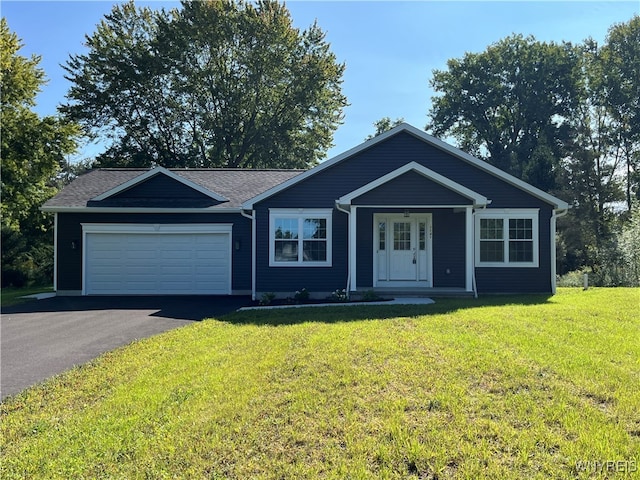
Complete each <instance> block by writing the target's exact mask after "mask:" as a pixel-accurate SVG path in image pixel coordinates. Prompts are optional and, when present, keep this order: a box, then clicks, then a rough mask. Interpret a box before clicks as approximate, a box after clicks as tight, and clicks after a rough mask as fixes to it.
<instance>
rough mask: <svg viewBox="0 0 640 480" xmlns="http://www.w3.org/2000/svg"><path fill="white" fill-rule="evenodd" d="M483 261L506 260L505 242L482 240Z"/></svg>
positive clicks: (481, 253) (481, 258) (481, 256)
mask: <svg viewBox="0 0 640 480" xmlns="http://www.w3.org/2000/svg"><path fill="white" fill-rule="evenodd" d="M480 261H481V262H504V242H502V241H495V240H494V241H486V240H485V241H482V242H480Z"/></svg>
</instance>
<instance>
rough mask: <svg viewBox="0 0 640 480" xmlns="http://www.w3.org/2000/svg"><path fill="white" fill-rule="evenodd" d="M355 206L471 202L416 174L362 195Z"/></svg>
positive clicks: (390, 182) (355, 201)
mask: <svg viewBox="0 0 640 480" xmlns="http://www.w3.org/2000/svg"><path fill="white" fill-rule="evenodd" d="M351 203H352V204H353V205H469V204H470V203H471V200H469V199H468V198H465V197H463V196H462V195H460V194H458V193H456V192H453V191H452V190H450V189H448V188H446V187H443V186H442V185H440V184H438V183H436V182H434V181H432V180H429V179H428V178H425V177H424V176H423V175H420V174H419V173H416V172H408V173H405V174H404V175H401V176H399V177H398V178H395V179H393V180H391V181H389V182H387V183H385V184H384V185H382V186H380V187H378V188H376V189H374V190H371V191H369V192H367V193H365V194H363V195H360V196H359V197H357V198H356V199H354V201H353V202H351Z"/></svg>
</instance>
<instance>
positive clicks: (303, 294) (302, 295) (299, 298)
mask: <svg viewBox="0 0 640 480" xmlns="http://www.w3.org/2000/svg"><path fill="white" fill-rule="evenodd" d="M309 296H310V295H309V291H308V290H307V289H306V288H302V289H300V290H297V291H296V293H294V295H293V300H294V301H295V302H296V303H302V302H306V301H307V300H309Z"/></svg>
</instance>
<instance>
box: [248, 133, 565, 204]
mask: <svg viewBox="0 0 640 480" xmlns="http://www.w3.org/2000/svg"><path fill="white" fill-rule="evenodd" d="M400 132H407V133H409V134H411V135H413V136H414V137H417V138H418V139H420V140H422V141H424V142H425V143H428V144H430V145H432V146H433V147H436V148H438V149H440V150H442V151H444V152H446V153H449V154H451V155H453V156H454V157H457V158H459V159H460V160H463V161H465V162H467V163H469V164H471V165H473V166H475V167H477V168H479V169H481V170H484V171H485V172H487V173H489V174H491V175H493V176H495V177H498V178H500V179H501V180H504V181H505V182H507V183H509V184H511V185H513V186H515V187H517V188H519V189H521V190H524V191H525V192H528V193H529V194H531V195H533V196H534V197H537V198H539V199H541V200H543V201H545V202H547V203H550V204H551V205H554V206H555V208H556V209H559V210H562V209H566V208H568V207H569V205H568V204H567V202H564V201H563V200H560V199H559V198H556V197H554V196H553V195H550V194H548V193H546V192H543V191H542V190H540V189H539V188H536V187H534V186H533V185H529V184H528V183H526V182H523V181H522V180H520V179H519V178H516V177H514V176H513V175H510V174H508V173H506V172H504V171H502V170H500V169H499V168H497V167H494V166H493V165H491V164H490V163H488V162H485V161H484V160H480V159H479V158H476V157H474V156H472V155H469V154H468V153H466V152H464V151H462V150H460V149H459V148H456V147H454V146H452V145H449V144H448V143H445V142H443V141H442V140H440V139H439V138H436V137H434V136H433V135H429V134H428V133H426V132H424V131H422V130H419V129H417V128H416V127H414V126H413V125H409V124H408V123H401V124H400V125H398V126H397V127H394V128H392V129H391V130H388V131H386V132H384V133H382V134H380V135H378V136H376V137H373V138H372V139H370V140H366V141H365V142H363V143H361V144H360V145H357V146H355V147H353V148H352V149H350V150H347V151H346V152H344V153H341V154H340V155H337V156H335V157H333V158H331V159H329V160H326V161H324V162H322V163H321V164H320V165H318V166H316V167H313V168H311V169H310V170H307V171H306V172H304V173H301V174H300V175H298V176H296V177H294V178H291V179H289V180H287V181H286V182H283V183H281V184H280V185H276V186H275V187H272V188H270V189H269V190H267V191H265V192H263V193H261V194H260V195H257V196H255V197H253V198H252V199H250V200H247V201H246V202H245V203H243V204H242V208H243V209H245V210H251V209H253V206H254V205H255V204H256V203H258V202H261V201H262V200H264V199H266V198H269V197H270V196H272V195H275V194H276V193H278V192H281V191H282V190H285V189H287V188H289V187H291V186H293V185H295V184H296V183H298V182H301V181H303V180H305V179H307V178H309V177H310V176H313V175H315V174H317V173H320V172H322V171H323V170H325V169H327V168H329V167H331V166H333V165H335V164H336V163H339V162H341V161H343V160H345V159H346V158H349V157H351V156H353V155H355V154H357V153H360V152H362V151H363V150H366V149H367V148H371V147H373V146H374V145H376V144H378V143H380V142H384V141H385V140H387V139H388V138H390V137H392V136H394V135H397V134H398V133H400Z"/></svg>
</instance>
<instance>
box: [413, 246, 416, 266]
mask: <svg viewBox="0 0 640 480" xmlns="http://www.w3.org/2000/svg"><path fill="white" fill-rule="evenodd" d="M413 264H414V265H415V264H416V249H415V248H414V249H413Z"/></svg>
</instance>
